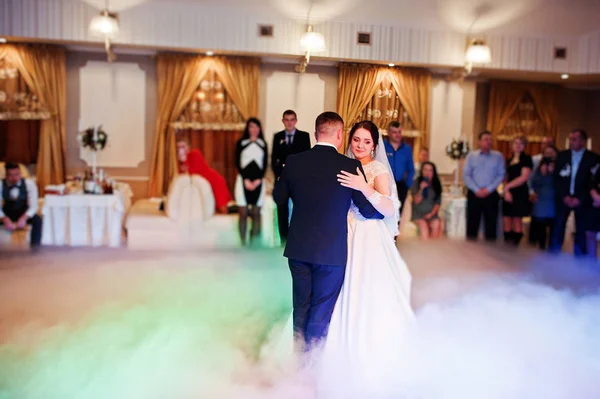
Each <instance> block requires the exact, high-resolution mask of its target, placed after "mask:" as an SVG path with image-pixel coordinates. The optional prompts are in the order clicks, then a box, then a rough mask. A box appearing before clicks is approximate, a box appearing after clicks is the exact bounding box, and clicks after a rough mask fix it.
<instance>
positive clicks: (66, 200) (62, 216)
mask: <svg viewBox="0 0 600 399" xmlns="http://www.w3.org/2000/svg"><path fill="white" fill-rule="evenodd" d="M130 206H131V188H129V186H128V185H122V186H120V189H119V190H118V191H116V192H115V193H114V194H110V195H82V194H71V195H46V196H45V198H44V205H43V208H42V215H43V216H44V223H43V230H42V244H43V245H56V246H63V245H70V246H94V247H97V246H109V247H118V246H120V245H121V232H122V226H123V222H124V216H125V213H126V211H127V210H128V209H129V207H130Z"/></svg>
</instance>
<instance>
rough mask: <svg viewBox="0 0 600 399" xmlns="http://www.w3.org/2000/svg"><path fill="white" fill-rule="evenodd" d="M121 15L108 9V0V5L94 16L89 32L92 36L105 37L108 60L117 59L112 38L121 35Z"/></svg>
mask: <svg viewBox="0 0 600 399" xmlns="http://www.w3.org/2000/svg"><path fill="white" fill-rule="evenodd" d="M119 31H120V30H119V17H118V15H117V14H116V13H112V12H110V11H108V0H106V7H105V8H104V10H102V11H101V12H100V14H99V15H96V16H95V17H94V18H92V21H91V22H90V27H89V34H90V36H92V37H98V38H102V39H104V47H105V49H106V56H107V59H108V62H112V61H114V60H116V58H117V57H116V56H115V54H114V53H113V52H112V49H111V40H114V39H116V38H117V37H118V36H119Z"/></svg>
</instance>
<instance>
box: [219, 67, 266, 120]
mask: <svg viewBox="0 0 600 399" xmlns="http://www.w3.org/2000/svg"><path fill="white" fill-rule="evenodd" d="M211 60H214V64H213V69H214V70H215V72H216V73H217V75H219V78H220V79H221V82H223V86H225V90H226V91H227V93H228V94H229V95H230V96H231V99H232V100H233V102H234V103H235V104H236V105H237V107H238V109H239V110H240V113H241V114H242V116H243V117H244V119H249V118H251V117H253V116H254V117H255V116H256V115H257V114H258V92H259V90H260V87H259V86H260V60H258V59H256V58H224V57H217V58H214V59H211Z"/></svg>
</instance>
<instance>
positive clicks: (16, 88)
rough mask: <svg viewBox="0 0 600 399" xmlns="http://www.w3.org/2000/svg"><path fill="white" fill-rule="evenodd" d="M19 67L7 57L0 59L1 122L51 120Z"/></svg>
mask: <svg viewBox="0 0 600 399" xmlns="http://www.w3.org/2000/svg"><path fill="white" fill-rule="evenodd" d="M50 117H51V115H50V113H49V112H48V110H46V109H45V108H44V107H42V105H41V104H40V101H39V99H38V97H37V96H36V95H35V93H33V92H32V91H31V89H30V88H29V86H28V85H27V82H25V80H24V79H23V77H22V76H21V74H20V73H19V70H18V69H17V67H16V66H15V65H14V64H13V63H12V62H10V61H9V60H8V59H7V58H6V57H4V58H0V120H32V119H49V118H50Z"/></svg>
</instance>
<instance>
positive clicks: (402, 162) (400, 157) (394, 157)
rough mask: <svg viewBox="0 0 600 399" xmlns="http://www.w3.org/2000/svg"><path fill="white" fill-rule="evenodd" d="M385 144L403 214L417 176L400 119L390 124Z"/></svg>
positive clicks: (410, 149)
mask: <svg viewBox="0 0 600 399" xmlns="http://www.w3.org/2000/svg"><path fill="white" fill-rule="evenodd" d="M384 145H385V152H386V155H387V157H388V161H389V162H390V166H391V167H392V173H393V174H394V179H395V180H396V188H397V190H398V199H399V200H400V215H402V209H403V207H404V203H405V202H406V195H407V194H408V190H409V189H410V187H411V186H412V183H413V179H414V178H415V164H414V161H413V154H412V147H411V146H410V145H408V144H406V143H404V142H403V141H402V126H400V123H399V122H398V121H392V122H390V124H389V125H388V139H387V140H385V141H384Z"/></svg>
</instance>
